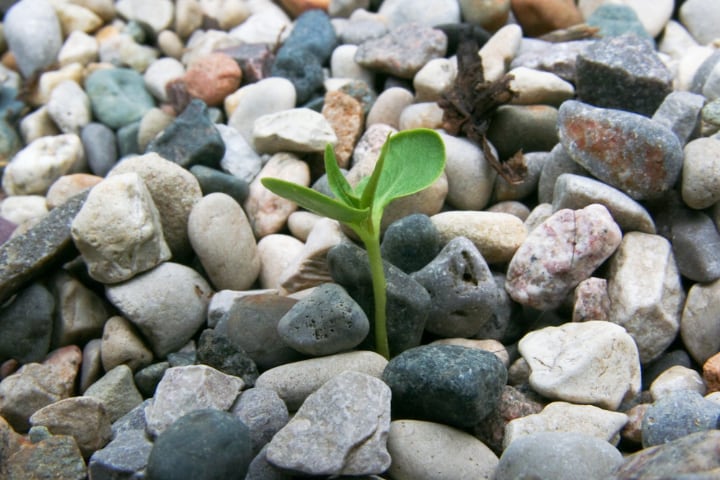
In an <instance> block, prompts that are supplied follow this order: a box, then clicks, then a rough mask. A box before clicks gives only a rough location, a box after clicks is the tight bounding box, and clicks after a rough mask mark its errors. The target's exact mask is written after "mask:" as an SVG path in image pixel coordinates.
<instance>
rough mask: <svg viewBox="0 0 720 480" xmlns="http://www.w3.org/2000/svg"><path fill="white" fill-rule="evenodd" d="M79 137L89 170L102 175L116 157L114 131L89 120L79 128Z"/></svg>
mask: <svg viewBox="0 0 720 480" xmlns="http://www.w3.org/2000/svg"><path fill="white" fill-rule="evenodd" d="M80 139H81V140H82V144H83V148H84V150H85V157H86V158H87V162H88V166H89V167H90V171H91V172H92V173H94V174H95V175H97V176H99V177H104V176H105V175H106V174H107V172H109V171H110V169H111V168H112V167H113V165H115V162H116V161H117V158H118V149H117V143H116V140H115V133H114V132H113V131H112V129H111V128H110V127H108V126H106V125H104V124H102V123H97V122H91V123H88V124H87V125H85V126H84V127H83V129H82V130H81V132H80Z"/></svg>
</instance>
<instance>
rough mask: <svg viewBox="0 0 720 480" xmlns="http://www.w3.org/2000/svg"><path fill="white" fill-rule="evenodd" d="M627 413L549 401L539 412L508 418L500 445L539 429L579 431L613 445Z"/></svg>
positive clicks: (543, 430) (540, 430) (541, 430)
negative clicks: (509, 419) (508, 421)
mask: <svg viewBox="0 0 720 480" xmlns="http://www.w3.org/2000/svg"><path fill="white" fill-rule="evenodd" d="M627 421H628V416H627V415H625V414H624V413H620V412H611V411H609V410H603V409H602V408H598V407H595V406H593V405H575V404H572V403H567V402H552V403H550V404H548V405H547V406H546V407H545V408H543V410H542V412H540V413H536V414H533V415H527V416H525V417H520V418H516V419H514V420H511V421H510V423H508V424H507V425H506V426H505V437H504V438H503V448H507V447H508V445H510V444H511V443H512V442H513V441H514V440H517V439H518V438H520V437H524V436H527V435H532V434H533V433H538V432H578V433H585V434H587V435H592V436H593V437H598V438H601V439H603V440H607V441H608V442H610V443H612V444H613V445H617V444H618V442H619V441H620V430H621V429H622V428H623V427H624V426H625V424H626V423H627Z"/></svg>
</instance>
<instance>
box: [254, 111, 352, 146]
mask: <svg viewBox="0 0 720 480" xmlns="http://www.w3.org/2000/svg"><path fill="white" fill-rule="evenodd" d="M337 141H338V138H337V136H336V135H335V131H334V130H333V128H332V126H331V125H330V123H329V122H328V121H327V119H326V118H325V117H323V116H322V115H321V114H320V113H318V112H316V111H314V110H310V109H309V108H291V109H289V110H284V111H281V112H276V113H269V114H267V115H263V116H261V117H259V118H257V119H256V120H255V123H254V125H253V130H252V142H253V145H254V146H255V150H256V151H257V152H258V153H279V152H324V151H325V146H326V145H327V144H328V143H329V144H331V145H333V146H334V145H335V144H336V143H337Z"/></svg>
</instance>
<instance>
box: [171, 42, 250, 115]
mask: <svg viewBox="0 0 720 480" xmlns="http://www.w3.org/2000/svg"><path fill="white" fill-rule="evenodd" d="M183 81H184V82H185V86H186V88H187V91H188V93H189V94H190V95H191V96H193V97H195V98H199V99H200V100H202V101H204V102H205V103H206V104H208V105H209V106H211V107H216V106H219V105H222V102H223V100H225V97H227V96H228V95H230V94H231V93H233V92H234V91H235V90H237V89H238V88H239V87H240V82H241V81H242V70H240V66H239V65H238V63H237V62H236V61H235V60H234V59H233V58H232V57H230V56H229V55H226V54H224V53H221V52H213V53H211V54H209V55H206V56H204V57H202V58H199V59H198V60H196V61H194V62H193V63H191V64H190V67H189V68H188V70H187V72H186V73H185V76H184V77H183Z"/></svg>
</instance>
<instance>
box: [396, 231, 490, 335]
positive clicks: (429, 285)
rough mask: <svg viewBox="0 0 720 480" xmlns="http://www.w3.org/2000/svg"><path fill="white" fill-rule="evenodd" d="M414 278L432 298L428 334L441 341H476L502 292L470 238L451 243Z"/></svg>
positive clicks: (426, 328)
mask: <svg viewBox="0 0 720 480" xmlns="http://www.w3.org/2000/svg"><path fill="white" fill-rule="evenodd" d="M410 278H412V279H413V280H415V281H417V282H418V283H419V284H420V285H422V286H423V287H425V290H427V291H428V293H429V294H430V300H431V302H430V311H429V312H428V319H427V323H426V324H425V330H427V331H428V332H430V333H433V334H435V335H439V336H441V337H472V336H474V335H476V334H477V332H478V331H480V329H482V328H483V327H484V326H485V324H487V323H488V322H489V321H491V320H492V318H493V315H494V312H495V311H496V310H497V308H498V301H499V295H498V288H497V284H496V283H495V279H494V277H493V274H492V272H491V271H490V267H488V264H487V262H486V261H485V259H484V258H483V256H482V254H481V253H480V252H479V251H478V249H477V247H476V246H475V244H474V243H472V242H471V241H470V240H468V239H467V238H466V237H455V238H453V239H452V240H450V241H449V242H448V243H447V244H446V245H445V247H443V249H442V250H441V251H440V253H439V254H438V255H437V256H436V257H435V259H434V260H433V261H432V262H430V263H429V264H427V265H426V266H425V267H424V268H423V269H422V270H420V271H418V272H415V273H413V274H412V275H411V276H410Z"/></svg>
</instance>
